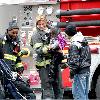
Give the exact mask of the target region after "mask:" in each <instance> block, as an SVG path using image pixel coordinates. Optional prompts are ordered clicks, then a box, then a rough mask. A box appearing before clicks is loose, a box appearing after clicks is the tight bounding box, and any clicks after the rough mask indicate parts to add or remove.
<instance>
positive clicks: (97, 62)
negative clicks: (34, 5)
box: [54, 0, 100, 98]
mask: <svg viewBox="0 0 100 100" xmlns="http://www.w3.org/2000/svg"><path fill="white" fill-rule="evenodd" d="M56 16H57V17H58V18H59V19H60V22H56V23H54V25H55V26H57V27H59V28H61V29H62V30H64V28H65V26H66V25H69V24H74V25H76V27H77V30H78V31H81V32H82V33H83V35H84V36H85V37H86V38H87V40H88V42H89V46H90V49H91V54H92V59H91V62H92V64H91V67H90V80H89V97H90V98H100V0H60V10H57V13H56ZM67 50H68V46H65V48H64V51H66V52H65V53H66V54H67V53H68V52H67ZM69 73H70V70H69V68H68V67H67V68H65V69H63V71H62V83H63V87H64V88H65V94H66V92H67V91H69V90H71V88H72V80H71V79H70V78H69Z"/></svg>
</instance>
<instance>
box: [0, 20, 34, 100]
mask: <svg viewBox="0 0 100 100" xmlns="http://www.w3.org/2000/svg"><path fill="white" fill-rule="evenodd" d="M18 31H19V28H18V26H17V24H16V23H15V22H13V21H12V22H10V23H9V27H8V29H7V32H6V34H5V35H3V36H2V37H1V38H0V44H1V46H2V50H3V52H4V61H5V62H6V64H7V65H8V66H9V68H10V70H11V71H12V72H17V75H16V77H17V78H15V81H14V84H15V85H16V87H17V88H18V90H19V91H20V93H21V92H23V94H28V95H30V96H31V94H33V93H34V91H33V90H32V89H31V88H30V87H29V86H28V85H27V83H26V82H24V81H23V79H20V77H19V76H20V75H21V74H23V71H24V67H23V64H22V61H21V58H20V56H21V53H22V52H21V50H20V41H19V38H18ZM2 84H3V85H4V84H6V82H4V83H2ZM6 85H7V84H6ZM6 85H4V86H6ZM6 88H7V87H6ZM9 88H10V87H9ZM12 93H13V92H12ZM31 97H32V96H31ZM32 98H33V99H34V98H35V95H34V94H33V97H32Z"/></svg>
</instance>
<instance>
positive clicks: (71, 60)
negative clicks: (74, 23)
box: [68, 34, 91, 74]
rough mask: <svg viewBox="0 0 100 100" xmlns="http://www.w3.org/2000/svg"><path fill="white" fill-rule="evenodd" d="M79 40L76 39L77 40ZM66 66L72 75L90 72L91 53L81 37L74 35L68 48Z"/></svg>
mask: <svg viewBox="0 0 100 100" xmlns="http://www.w3.org/2000/svg"><path fill="white" fill-rule="evenodd" d="M79 37H80V38H81V39H78V38H79ZM68 65H69V67H70V69H71V71H73V73H74V74H79V73H85V72H89V71H90V66H91V52H90V48H89V45H88V43H87V41H86V39H85V38H84V37H83V35H79V34H76V35H75V36H74V37H73V38H72V40H71V45H70V47H69V54H68Z"/></svg>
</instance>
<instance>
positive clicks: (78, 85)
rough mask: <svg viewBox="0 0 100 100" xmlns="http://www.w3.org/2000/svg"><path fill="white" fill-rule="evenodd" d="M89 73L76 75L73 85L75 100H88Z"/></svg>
mask: <svg viewBox="0 0 100 100" xmlns="http://www.w3.org/2000/svg"><path fill="white" fill-rule="evenodd" d="M88 92H89V72H86V73H83V74H76V75H75V76H74V82H73V85H72V94H73V97H74V100H88Z"/></svg>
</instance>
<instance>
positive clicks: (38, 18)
mask: <svg viewBox="0 0 100 100" xmlns="http://www.w3.org/2000/svg"><path fill="white" fill-rule="evenodd" d="M39 21H44V22H45V23H46V24H47V19H46V16H45V15H39V16H37V17H36V26H37V25H38V22H39Z"/></svg>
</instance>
